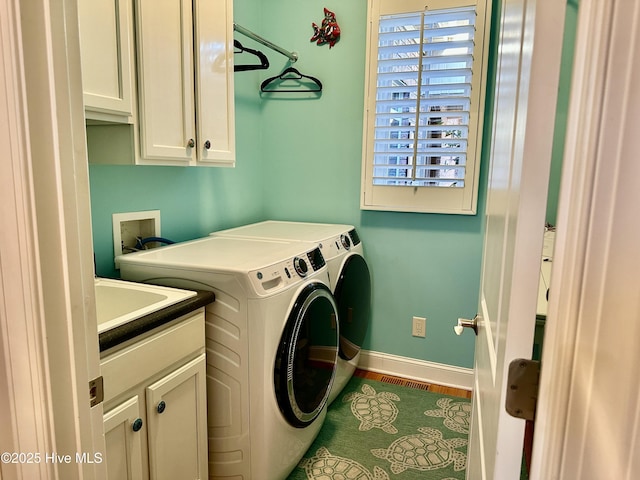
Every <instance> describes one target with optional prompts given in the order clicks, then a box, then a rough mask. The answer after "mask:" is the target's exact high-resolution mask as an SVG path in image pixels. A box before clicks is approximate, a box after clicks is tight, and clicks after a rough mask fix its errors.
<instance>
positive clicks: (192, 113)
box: [136, 0, 235, 166]
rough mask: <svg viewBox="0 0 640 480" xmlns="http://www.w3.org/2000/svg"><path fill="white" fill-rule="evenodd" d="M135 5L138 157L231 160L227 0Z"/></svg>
mask: <svg viewBox="0 0 640 480" xmlns="http://www.w3.org/2000/svg"><path fill="white" fill-rule="evenodd" d="M136 7H137V9H136V14H137V15H136V33H137V35H136V37H137V53H138V90H139V92H138V97H139V116H140V159H139V161H138V163H142V164H150V163H152V164H166V165H219V166H234V164H235V120H234V97H233V8H232V1H231V0H193V2H192V1H191V0H137V1H136ZM196 126H197V131H196Z"/></svg>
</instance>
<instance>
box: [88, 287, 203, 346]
mask: <svg viewBox="0 0 640 480" xmlns="http://www.w3.org/2000/svg"><path fill="white" fill-rule="evenodd" d="M95 287H96V311H97V314H98V333H102V332H105V331H107V330H110V329H112V328H115V327H118V326H120V325H123V324H125V323H127V322H130V321H132V320H135V319H137V318H140V317H143V316H144V315H148V314H150V313H153V312H155V311H158V310H161V309H163V308H165V307H168V306H170V305H174V304H176V303H179V302H181V301H183V300H186V299H187V298H190V297H195V296H196V295H197V294H196V292H191V291H189V290H180V289H177V288H169V287H160V286H157V285H148V284H145V283H135V282H127V281H124V280H113V279H108V278H96V281H95Z"/></svg>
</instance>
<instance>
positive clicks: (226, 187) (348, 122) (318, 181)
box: [90, 0, 495, 368]
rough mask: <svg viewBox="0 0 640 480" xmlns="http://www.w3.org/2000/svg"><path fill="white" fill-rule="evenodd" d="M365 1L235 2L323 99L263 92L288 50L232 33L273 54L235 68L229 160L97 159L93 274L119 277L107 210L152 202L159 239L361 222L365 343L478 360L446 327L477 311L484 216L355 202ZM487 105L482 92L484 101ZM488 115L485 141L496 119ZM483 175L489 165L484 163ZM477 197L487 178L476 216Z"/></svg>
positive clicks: (242, 17)
mask: <svg viewBox="0 0 640 480" xmlns="http://www.w3.org/2000/svg"><path fill="white" fill-rule="evenodd" d="M366 3H367V2H366V0H346V1H342V2H334V3H322V2H317V1H312V2H299V1H298V0H296V1H294V0H278V1H277V2H276V1H274V2H269V4H268V5H267V4H266V3H264V2H260V1H258V0H236V1H235V6H234V8H235V14H234V19H235V21H236V22H238V23H239V24H240V25H242V26H244V27H246V28H249V29H250V30H253V31H255V32H256V33H260V34H261V35H263V36H264V37H266V38H268V39H269V40H271V41H273V42H274V43H276V44H278V45H281V46H283V47H285V48H287V49H290V50H294V51H297V52H298V53H299V54H300V60H299V61H298V62H297V63H296V64H295V67H296V68H298V69H299V70H300V71H301V72H302V73H305V74H309V75H313V76H316V77H318V78H319V79H320V80H321V81H322V82H323V84H324V90H323V92H322V95H321V96H320V97H319V98H317V99H309V98H304V99H296V98H294V97H287V98H282V97H280V98H272V97H270V98H267V96H264V95H261V94H260V92H259V85H260V83H261V82H262V80H264V79H265V78H267V77H268V76H271V75H277V74H278V73H279V72H280V71H281V70H282V69H283V68H284V67H286V66H287V65H288V63H287V62H288V60H287V59H286V58H285V57H284V56H281V55H279V54H278V53H275V52H273V51H271V50H268V49H266V48H265V47H262V46H260V45H258V44H256V43H255V42H253V41H251V40H249V39H246V38H245V37H243V36H241V35H240V34H236V38H238V39H239V40H241V41H242V43H243V44H244V45H245V46H247V47H251V48H259V49H260V50H262V51H263V52H265V53H266V54H267V55H268V57H269V60H270V62H271V68H270V69H269V70H267V71H252V72H238V73H236V74H235V89H236V139H237V167H236V168H235V169H220V168H204V167H203V168H194V167H191V168H181V167H142V166H136V167H120V166H102V165H91V166H90V179H91V203H92V205H91V206H92V217H93V218H92V221H93V233H94V248H95V252H96V261H97V273H98V275H101V276H117V272H116V271H115V270H114V269H113V244H112V232H111V214H112V213H114V212H126V211H136V210H148V209H159V210H161V215H162V234H163V236H165V237H168V238H172V239H174V240H178V241H180V240H186V239H190V238H195V237H198V236H202V235H206V234H208V233H209V232H210V231H212V230H216V229H219V228H224V227H229V226H235V225H241V224H243V223H249V222H252V221H258V220H263V219H267V218H273V219H287V220H301V221H302V220H304V221H320V222H334V223H349V224H353V225H355V226H356V227H357V228H358V230H359V232H360V235H361V238H362V240H363V243H364V247H365V253H366V257H367V260H368V262H369V265H370V268H371V272H372V276H373V318H372V324H371V328H370V330H369V333H368V335H367V338H366V339H365V345H364V348H365V349H369V350H373V351H378V352H384V353H388V354H394V355H401V356H406V357H411V358H416V359H419V360H426V361H431V362H437V363H442V364H449V365H456V366H462V367H469V368H470V367H472V366H473V355H474V338H473V336H472V335H469V334H468V332H467V333H465V334H464V335H462V336H461V337H457V336H456V335H454V333H453V326H454V325H455V323H456V320H457V318H458V317H461V316H465V317H472V316H473V315H474V314H475V313H476V311H477V303H478V290H479V278H480V263H481V256H482V228H483V221H482V220H483V216H482V215H481V214H480V215H476V216H458V215H434V214H411V213H394V212H374V211H361V210H360V208H359V195H360V162H361V142H362V113H363V112H362V109H363V101H364V93H363V84H364V55H365V25H366ZM323 7H327V8H329V9H330V10H333V11H334V12H335V13H336V15H337V19H338V22H339V24H340V26H341V28H342V37H341V40H340V42H339V43H338V44H337V45H336V46H335V47H334V48H332V49H329V48H328V46H323V47H318V46H316V45H315V44H314V43H310V42H309V38H310V37H311V35H312V33H313V30H312V27H311V23H312V22H316V23H319V22H320V21H321V20H322V15H323ZM493 48H495V45H494V47H493ZM491 77H492V74H491V72H490V75H489V78H491ZM488 91H489V92H491V91H492V86H491V85H489V88H488ZM492 102H493V100H492V98H491V96H490V95H489V96H488V97H487V105H488V106H489V107H490V106H491V105H492ZM489 110H490V109H489ZM488 115H490V112H489V113H488ZM488 118H489V119H490V116H489V117H488ZM485 122H486V123H485V135H484V136H485V144H488V142H487V141H486V138H487V137H488V135H489V130H490V126H491V122H490V120H485ZM485 183H486V162H484V164H483V166H482V168H481V185H484V184H485ZM484 194H485V191H484V187H482V188H481V190H480V199H479V203H478V211H479V212H482V211H484ZM414 315H416V316H424V317H427V325H426V333H427V336H426V338H414V337H412V336H411V318H412V316H414Z"/></svg>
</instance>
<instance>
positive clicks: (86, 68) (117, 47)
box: [78, 0, 133, 123]
mask: <svg viewBox="0 0 640 480" xmlns="http://www.w3.org/2000/svg"><path fill="white" fill-rule="evenodd" d="M78 11H79V22H80V49H81V52H80V53H81V55H82V57H81V58H82V83H83V91H84V103H85V110H86V111H87V118H95V119H105V117H104V116H103V115H105V114H107V115H114V116H115V117H112V118H110V119H111V120H114V121H119V122H124V123H131V122H132V119H131V115H132V112H133V88H132V83H133V78H132V72H133V57H132V48H133V46H132V45H133V44H132V25H131V18H132V12H131V3H130V2H127V1H125V0H80V1H79V2H78ZM118 117H119V118H118Z"/></svg>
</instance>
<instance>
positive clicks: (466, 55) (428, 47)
mask: <svg viewBox="0 0 640 480" xmlns="http://www.w3.org/2000/svg"><path fill="white" fill-rule="evenodd" d="M456 4H458V5H456ZM460 4H461V5H460ZM413 8H415V10H413ZM387 10H390V11H389V12H387ZM369 15H370V20H371V25H372V27H371V31H370V32H369V45H368V46H369V50H368V68H367V72H368V76H369V78H368V89H367V98H366V100H365V101H366V107H367V111H366V113H365V135H364V138H365V144H364V148H363V152H364V158H363V185H362V186H363V202H362V207H363V208H369V209H382V210H402V211H423V212H442V213H475V205H476V199H477V181H478V170H479V169H478V167H479V158H478V153H479V146H480V145H479V143H480V138H481V135H480V132H481V128H480V122H479V117H480V116H481V115H479V113H480V114H481V112H479V107H480V105H482V103H483V102H482V99H483V97H484V95H483V94H484V92H482V90H483V87H484V81H483V71H482V65H483V62H482V60H483V57H484V51H483V50H484V45H483V43H484V23H485V21H486V18H485V12H484V5H482V8H478V5H476V4H475V3H472V4H469V2H468V1H467V2H459V1H457V2H456V1H443V0H440V1H439V2H437V5H435V8H434V6H433V3H431V4H430V5H428V6H427V7H425V6H424V4H423V3H422V2H420V3H418V2H416V1H411V0H409V1H407V0H401V1H398V0H395V1H394V0H370V10H369Z"/></svg>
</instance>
